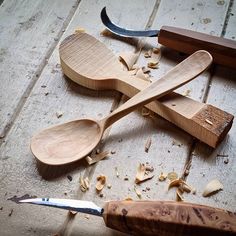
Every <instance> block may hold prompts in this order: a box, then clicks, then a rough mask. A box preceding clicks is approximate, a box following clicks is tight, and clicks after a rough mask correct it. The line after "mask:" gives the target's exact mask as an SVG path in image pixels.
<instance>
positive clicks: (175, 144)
mask: <svg viewBox="0 0 236 236" xmlns="http://www.w3.org/2000/svg"><path fill="white" fill-rule="evenodd" d="M172 145H173V146H179V147H181V146H182V145H183V144H182V143H180V142H178V141H176V140H172Z"/></svg>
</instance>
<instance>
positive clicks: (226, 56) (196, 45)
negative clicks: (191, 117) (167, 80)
mask: <svg viewBox="0 0 236 236" xmlns="http://www.w3.org/2000/svg"><path fill="white" fill-rule="evenodd" d="M101 20H102V22H103V24H104V25H105V26H106V27H107V29H108V30H110V31H111V32H113V33H115V34H118V35H121V36H124V37H158V43H160V44H162V45H164V46H166V47H169V48H172V49H175V50H177V51H179V52H183V53H187V54H192V53H194V52H195V51H197V50H201V49H204V50H206V51H208V52H210V53H211V55H212V56H213V61H214V62H215V63H217V64H221V65H225V66H228V67H231V68H234V69H236V41H234V40H230V39H225V38H221V37H216V36H212V35H208V34H203V33H199V32H196V31H192V30H187V29H181V28H177V27H172V26H162V27H161V29H160V30H144V31H136V30H129V29H124V28H121V27H119V26H118V25H116V24H114V23H113V22H112V21H111V20H110V19H109V17H108V16H107V13H106V7H104V8H103V9H102V11H101Z"/></svg>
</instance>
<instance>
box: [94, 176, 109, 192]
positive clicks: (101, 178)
mask: <svg viewBox="0 0 236 236" xmlns="http://www.w3.org/2000/svg"><path fill="white" fill-rule="evenodd" d="M106 179H107V178H106V176H105V175H99V176H98V177H97V184H96V190H97V191H98V192H100V191H102V189H103V188H104V186H105V184H106Z"/></svg>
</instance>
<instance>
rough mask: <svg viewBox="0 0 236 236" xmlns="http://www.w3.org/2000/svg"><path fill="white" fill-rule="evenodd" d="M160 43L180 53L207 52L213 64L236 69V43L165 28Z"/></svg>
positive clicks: (192, 32)
mask: <svg viewBox="0 0 236 236" xmlns="http://www.w3.org/2000/svg"><path fill="white" fill-rule="evenodd" d="M158 42H159V43H160V44H162V45H164V46H166V47H169V48H172V49H175V50H177V51H179V52H183V53H187V54H192V53H194V52H195V51H198V50H201V49H203V50H207V51H208V52H209V53H211V55H212V57H213V62H215V63H217V64H221V65H225V66H228V67H231V68H234V69H236V41H234V40H230V39H225V38H221V37H216V36H212V35H208V34H203V33H199V32H195V31H192V30H186V29H181V28H177V27H171V26H163V27H162V28H161V30H160V32H159V35H158Z"/></svg>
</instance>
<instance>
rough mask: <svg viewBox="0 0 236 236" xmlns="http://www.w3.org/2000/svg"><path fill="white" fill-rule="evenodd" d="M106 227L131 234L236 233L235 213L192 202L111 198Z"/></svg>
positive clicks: (105, 212) (105, 219) (169, 235)
mask: <svg viewBox="0 0 236 236" xmlns="http://www.w3.org/2000/svg"><path fill="white" fill-rule="evenodd" d="M103 218H104V221H105V224H106V226H108V227H110V228H112V229H116V230H119V231H121V232H125V233H129V234H132V235H160V236H163V235H168V236H171V235H183V236H186V235H235V234H236V215H235V213H232V212H229V211H225V210H222V209H217V208H213V207H207V206H203V205H197V204H191V203H177V202H164V201H159V202H158V201H111V202H108V203H106V205H105V207H104V213H103Z"/></svg>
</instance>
